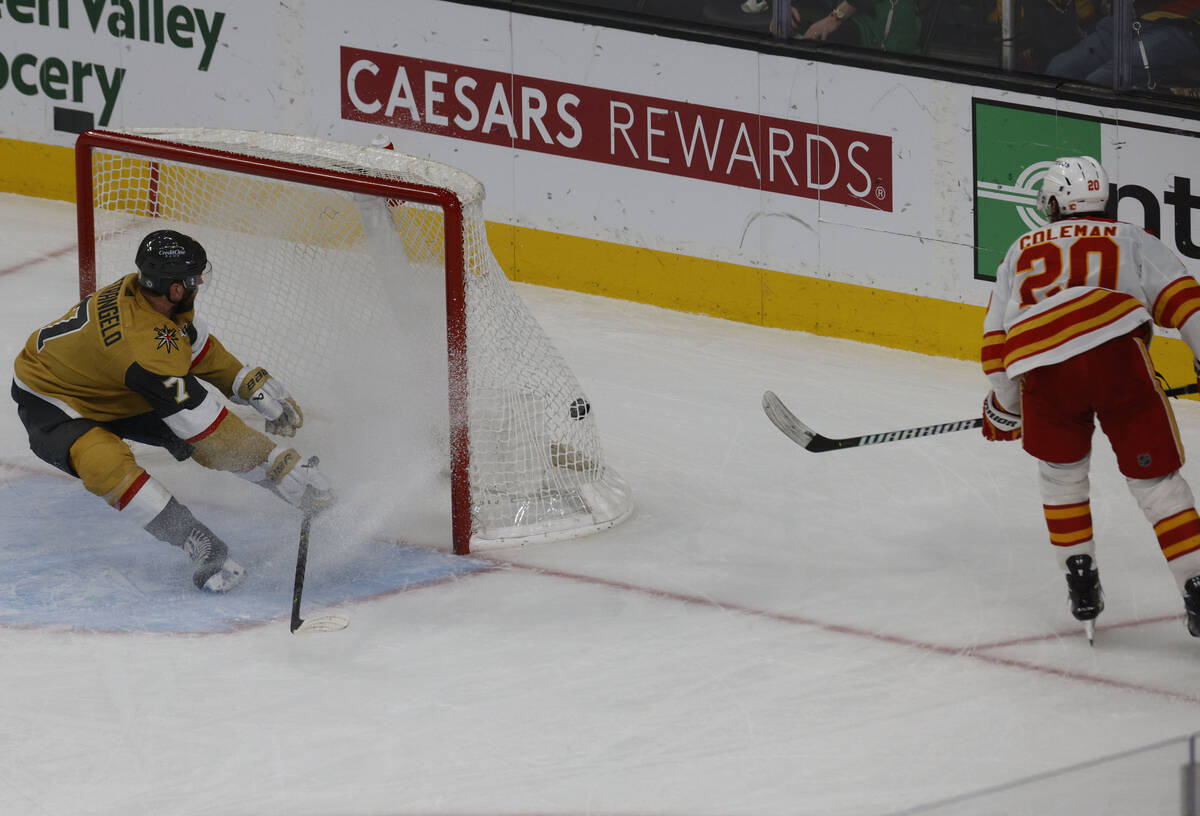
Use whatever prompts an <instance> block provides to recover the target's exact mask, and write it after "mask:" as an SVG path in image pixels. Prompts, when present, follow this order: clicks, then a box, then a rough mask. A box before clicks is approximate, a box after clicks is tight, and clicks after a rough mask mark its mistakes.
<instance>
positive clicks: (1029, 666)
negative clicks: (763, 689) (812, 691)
mask: <svg viewBox="0 0 1200 816" xmlns="http://www.w3.org/2000/svg"><path fill="white" fill-rule="evenodd" d="M487 560H495V561H499V562H500V563H503V564H507V565H508V566H510V567H513V568H515V569H521V570H526V571H528V572H534V573H538V574H541V575H549V576H553V577H556V578H565V579H568V580H571V581H580V582H582V583H586V584H595V585H598V586H605V587H610V588H612V589H620V590H625V591H629V592H637V593H640V594H642V595H648V596H650V597H653V598H663V599H666V600H671V601H679V602H681V603H687V604H694V605H697V606H707V607H716V608H717V609H724V610H728V611H731V612H740V613H742V614H745V615H752V616H754V617H760V618H768V619H770V620H775V621H779V622H781V623H791V624H795V625H798V626H807V627H811V628H813V629H819V630H821V631H824V632H831V633H833V634H839V635H848V636H850V637H855V638H859V639H861V640H872V641H875V642H877V643H887V644H889V645H892V646H903V647H905V648H909V649H919V650H921V651H923V652H932V653H934V654H939V655H944V656H946V657H966V658H970V659H972V660H978V661H980V662H983V663H990V664H992V665H995V666H1003V667H1005V668H1010V669H1021V670H1023V671H1029V672H1034V673H1037V674H1044V675H1049V676H1051V677H1057V678H1060V679H1063V680H1071V681H1074V682H1078V683H1086V684H1090V685H1097V686H1106V687H1108V688H1117V689H1124V690H1125V691H1136V692H1139V693H1142V694H1150V695H1153V696H1156V697H1164V698H1166V699H1170V700H1176V701H1180V702H1186V703H1200V694H1185V693H1183V692H1179V691H1174V690H1172V689H1168V688H1160V687H1157V686H1151V685H1148V684H1145V683H1134V682H1128V681H1125V680H1118V679H1114V678H1111V677H1104V676H1102V675H1098V674H1089V673H1087V672H1081V671H1073V670H1071V669H1060V668H1056V667H1054V666H1043V665H1040V664H1037V663H1032V662H1030V661H1027V660H1017V659H1015V658H1008V657H1001V656H999V655H992V654H987V653H986V651H985V650H988V649H996V648H999V647H1001V646H1009V645H1015V644H1019V643H1026V642H1036V641H1039V640H1049V639H1054V638H1058V637H1062V635H1061V634H1059V633H1056V634H1051V635H1042V636H1038V637H1031V638H1024V639H1017V640H1013V641H1005V642H1000V643H991V644H984V645H981V646H946V645H942V644H937V643H931V642H929V641H924V640H918V639H915V638H909V637H904V636H902V635H890V634H886V633H881V632H873V631H871V630H869V629H862V628H859V627H855V626H846V625H844V624H836V623H827V622H825V621H819V620H816V619H815V618H806V617H803V616H800V615H788V614H784V613H780V612H769V611H766V610H762V609H754V608H752V607H748V606H743V605H741V604H736V603H725V602H722V601H716V600H714V599H712V598H706V597H703V596H699V595H685V594H683V593H680V592H671V591H668V590H662V589H655V588H653V587H644V586H638V585H637V584H630V583H626V582H624V581H615V580H612V579H608V578H597V577H594V576H591V575H579V574H576V573H572V572H565V571H563V570H555V569H546V568H543V567H535V566H527V565H524V564H517V563H514V562H512V561H504V560H503V559H497V558H489V559H487ZM1178 617H1179V616H1178V615H1172V616H1166V617H1159V618H1146V619H1142V620H1136V621H1130V622H1128V623H1121V624H1115V625H1112V626H1108V627H1105V628H1107V629H1117V628H1121V627H1128V626H1142V625H1146V624H1151V623H1159V622H1162V621H1167V620H1174V619H1176V618H1178ZM1072 631H1073V633H1074V634H1073V635H1071V636H1073V637H1078V638H1082V637H1083V632H1082V630H1072ZM1099 631H1100V630H1099V629H1098V630H1097V632H1099Z"/></svg>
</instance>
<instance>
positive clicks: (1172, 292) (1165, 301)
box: [1153, 276, 1200, 329]
mask: <svg viewBox="0 0 1200 816" xmlns="http://www.w3.org/2000/svg"><path fill="white" fill-rule="evenodd" d="M1198 311H1200V283H1197V282H1196V279H1195V278H1192V277H1190V276H1189V277H1186V278H1180V279H1179V280H1177V281H1175V282H1173V283H1171V284H1169V285H1168V286H1167V287H1166V288H1164V289H1163V290H1162V292H1160V293H1159V295H1158V298H1157V299H1156V300H1155V301H1154V310H1153V314H1154V322H1155V323H1156V324H1158V325H1159V326H1165V327H1166V328H1168V329H1178V328H1179V327H1180V326H1182V325H1183V324H1184V323H1186V322H1187V320H1188V318H1189V317H1191V316H1192V315H1194V314H1196V312H1198Z"/></svg>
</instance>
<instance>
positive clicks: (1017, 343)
mask: <svg viewBox="0 0 1200 816" xmlns="http://www.w3.org/2000/svg"><path fill="white" fill-rule="evenodd" d="M1144 308H1145V307H1143V306H1142V304H1141V303H1140V302H1139V301H1138V300H1137V298H1135V297H1133V296H1132V295H1127V294H1124V293H1123V292H1114V291H1110V290H1106V289H1097V290H1095V291H1094V292H1091V293H1089V294H1088V295H1086V296H1084V297H1081V298H1077V299H1075V300H1071V301H1067V302H1066V303H1063V304H1062V305H1060V306H1057V307H1055V308H1053V309H1050V310H1049V311H1047V312H1044V313H1042V314H1039V315H1037V316H1036V317H1033V318H1030V319H1029V320H1027V321H1023V322H1021V323H1017V324H1016V325H1015V326H1013V327H1012V328H1011V329H1010V330H1009V332H1008V340H1007V342H1006V343H1005V344H1004V367H1005V368H1006V369H1011V368H1012V367H1013V365H1014V364H1015V363H1017V362H1019V361H1022V360H1026V359H1028V358H1030V357H1033V356H1035V355H1039V354H1044V353H1046V352H1048V351H1051V350H1053V349H1057V348H1060V347H1061V346H1063V345H1065V344H1066V343H1070V342H1072V341H1074V340H1079V339H1081V338H1083V337H1086V336H1087V335H1089V334H1092V333H1093V332H1097V331H1099V330H1101V329H1103V328H1105V327H1106V326H1109V325H1112V324H1113V323H1116V322H1117V321H1119V320H1121V318H1123V317H1126V316H1127V315H1129V314H1132V313H1133V312H1136V311H1137V310H1139V309H1143V310H1144ZM1085 348H1086V347H1085ZM1080 350H1081V351H1082V350H1083V349H1082V348H1081V349H1080Z"/></svg>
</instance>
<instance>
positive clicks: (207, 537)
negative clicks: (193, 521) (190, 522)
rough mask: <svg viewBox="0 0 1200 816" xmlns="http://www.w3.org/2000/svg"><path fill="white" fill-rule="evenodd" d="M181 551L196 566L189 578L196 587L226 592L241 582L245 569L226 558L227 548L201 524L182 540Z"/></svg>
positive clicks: (227, 555) (227, 556)
mask: <svg viewBox="0 0 1200 816" xmlns="http://www.w3.org/2000/svg"><path fill="white" fill-rule="evenodd" d="M183 551H184V552H185V553H187V556H188V558H190V559H191V560H192V562H193V563H194V564H195V565H196V569H195V571H194V572H193V573H192V581H193V582H194V583H195V584H196V588H197V589H204V590H207V591H209V592H228V591H229V590H231V589H233V588H234V587H235V586H237V585H238V584H240V583H241V582H242V579H243V578H245V577H246V571H245V570H244V569H242V567H241V565H240V564H238V563H237V562H236V561H234V560H233V559H232V558H230V557H229V548H228V547H226V546H225V542H223V541H221V539H219V538H217V537H216V536H215V535H214V534H213V533H212V531H211V530H209V529H208V528H207V527H205V526H204V525H203V524H197V525H196V526H195V527H193V528H192V529H191V531H190V532H189V533H188V537H187V539H186V540H185V541H184V542H183Z"/></svg>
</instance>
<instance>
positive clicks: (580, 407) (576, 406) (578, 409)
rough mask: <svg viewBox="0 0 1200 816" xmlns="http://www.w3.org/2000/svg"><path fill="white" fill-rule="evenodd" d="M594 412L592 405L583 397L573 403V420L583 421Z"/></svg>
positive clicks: (571, 412)
mask: <svg viewBox="0 0 1200 816" xmlns="http://www.w3.org/2000/svg"><path fill="white" fill-rule="evenodd" d="M591 410H592V404H591V403H590V402H588V401H587V400H585V399H584V398H583V397H580V398H579V399H577V400H575V401H574V402H572V403H571V410H570V414H571V419H583V418H584V417H585V416H587V415H588V412H589V411H591Z"/></svg>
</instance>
